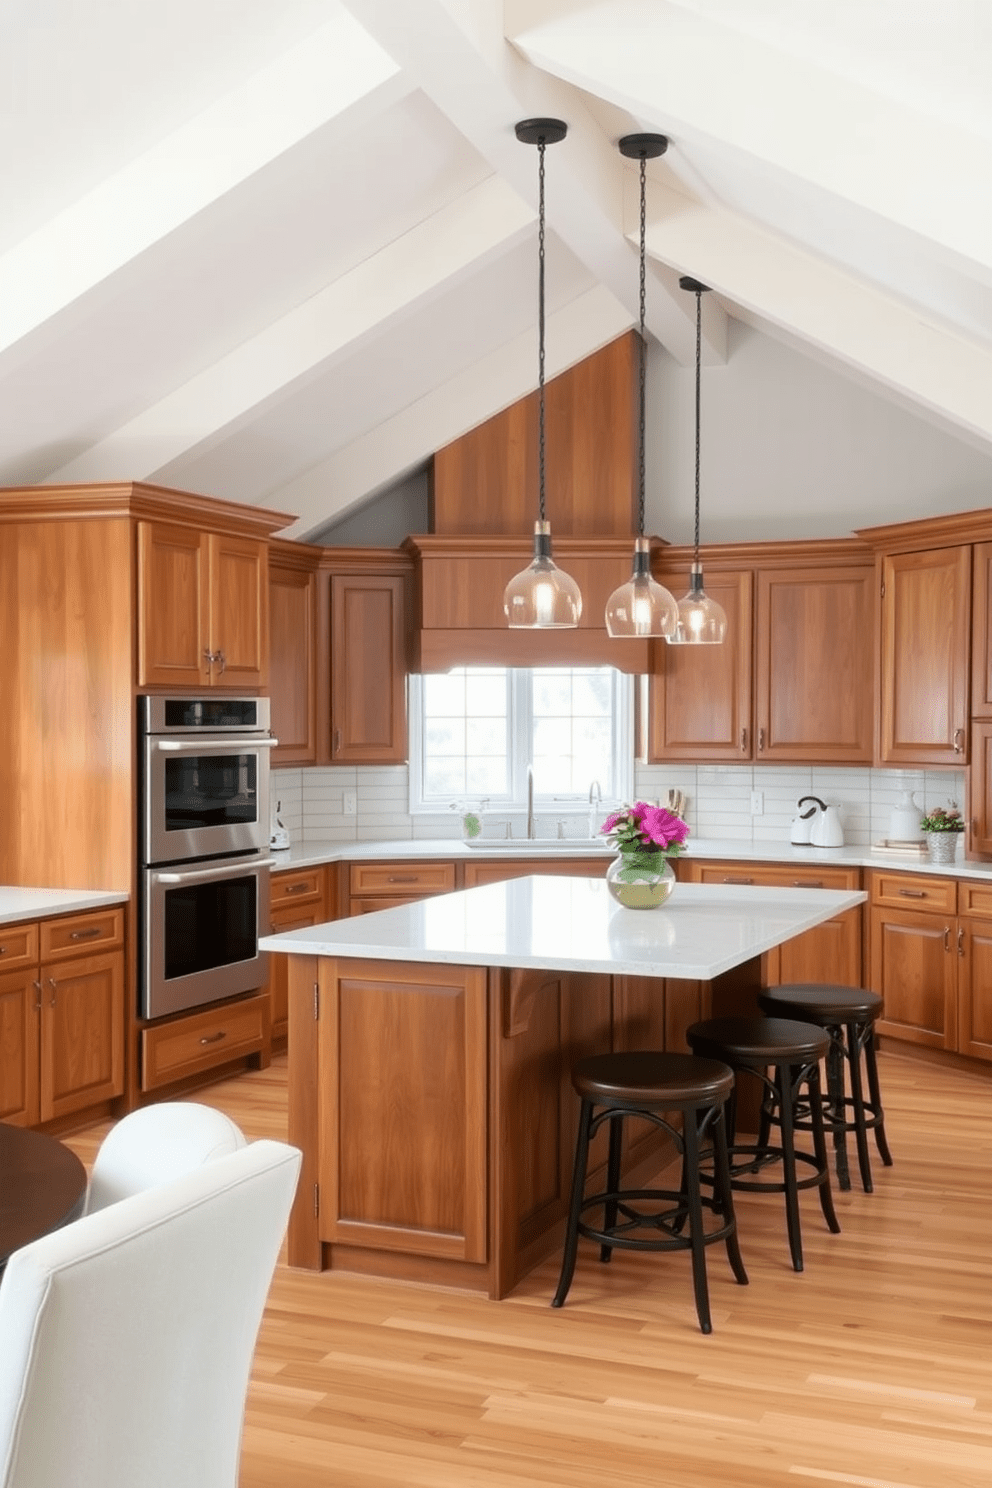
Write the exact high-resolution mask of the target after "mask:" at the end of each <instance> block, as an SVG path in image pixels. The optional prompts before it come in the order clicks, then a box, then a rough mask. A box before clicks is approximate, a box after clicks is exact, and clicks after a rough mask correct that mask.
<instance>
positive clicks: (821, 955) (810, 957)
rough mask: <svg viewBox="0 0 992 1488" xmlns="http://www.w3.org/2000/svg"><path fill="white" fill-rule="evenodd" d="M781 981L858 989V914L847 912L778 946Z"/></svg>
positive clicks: (859, 976) (854, 910)
mask: <svg viewBox="0 0 992 1488" xmlns="http://www.w3.org/2000/svg"><path fill="white" fill-rule="evenodd" d="M778 953H779V956H778V975H779V978H780V980H781V982H833V983H835V984H836V985H837V986H843V987H860V986H861V911H860V909H849V910H847V911H846V912H845V913H844V914H842V915H838V916H837V918H836V919H835V920H828V921H827V923H826V924H825V925H817V926H816V928H815V929H813V930H807V931H806V932H805V934H803V935H797V936H796V937H795V938H794V939H793V940H787V941H786V942H785V944H784V945H781V946H779V947H778Z"/></svg>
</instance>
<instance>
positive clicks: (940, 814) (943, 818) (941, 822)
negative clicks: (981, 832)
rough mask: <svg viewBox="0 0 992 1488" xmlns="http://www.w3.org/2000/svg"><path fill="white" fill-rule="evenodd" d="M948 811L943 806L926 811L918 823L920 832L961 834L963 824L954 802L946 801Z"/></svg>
mask: <svg viewBox="0 0 992 1488" xmlns="http://www.w3.org/2000/svg"><path fill="white" fill-rule="evenodd" d="M947 805H948V808H949V809H948V810H947V811H945V810H944V808H943V806H935V807H934V808H933V810H932V811H928V812H927V813H926V815H925V816H924V817H923V819H922V820H921V822H920V830H921V831H922V832H963V831H964V822H963V821H962V819H961V813H960V811H959V810H958V808H957V803H956V802H955V801H948V803H947Z"/></svg>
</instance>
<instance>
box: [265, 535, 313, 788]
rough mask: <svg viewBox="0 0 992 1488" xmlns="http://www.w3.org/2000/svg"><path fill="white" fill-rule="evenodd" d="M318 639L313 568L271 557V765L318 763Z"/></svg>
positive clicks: (287, 545)
mask: <svg viewBox="0 0 992 1488" xmlns="http://www.w3.org/2000/svg"><path fill="white" fill-rule="evenodd" d="M284 546H286V547H289V546H290V544H285V545H284ZM315 562H316V556H315V557H314V558H313V559H312V560H311V563H315ZM316 641H317V575H316V571H315V569H314V567H312V566H307V567H300V568H295V567H290V566H289V564H288V562H287V561H286V560H285V559H280V561H278V562H275V561H273V560H272V558H271V556H270V561H269V660H270V676H269V701H270V706H271V719H272V732H273V734H274V735H275V737H276V738H277V739H278V740H279V743H278V744H277V746H276V747H275V749H273V751H272V764H273V766H277V765H290V764H296V765H312V764H316V762H317V706H316V698H317V660H316Z"/></svg>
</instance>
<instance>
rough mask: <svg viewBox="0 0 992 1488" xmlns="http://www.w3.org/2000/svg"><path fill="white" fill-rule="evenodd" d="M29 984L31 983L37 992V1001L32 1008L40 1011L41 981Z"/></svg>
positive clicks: (37, 1011)
mask: <svg viewBox="0 0 992 1488" xmlns="http://www.w3.org/2000/svg"><path fill="white" fill-rule="evenodd" d="M31 985H32V987H33V988H34V990H35V991H36V992H37V994H38V1001H37V1002H36V1003H35V1005H34V1010H35V1012H36V1013H40V1012H41V983H40V982H32V983H31Z"/></svg>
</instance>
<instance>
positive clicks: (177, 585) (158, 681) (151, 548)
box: [138, 522, 210, 687]
mask: <svg viewBox="0 0 992 1488" xmlns="http://www.w3.org/2000/svg"><path fill="white" fill-rule="evenodd" d="M207 569H208V558H207V550H206V546H205V543H204V540H203V539H202V537H201V535H200V533H198V532H196V531H194V530H193V529H192V528H190V527H173V526H171V525H170V524H169V523H165V522H139V523H138V685H139V686H141V687H206V686H208V685H209V682H210V664H209V662H208V661H207V652H208V651H209V649H210V646H209V615H208V608H207V584H208V574H207Z"/></svg>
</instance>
